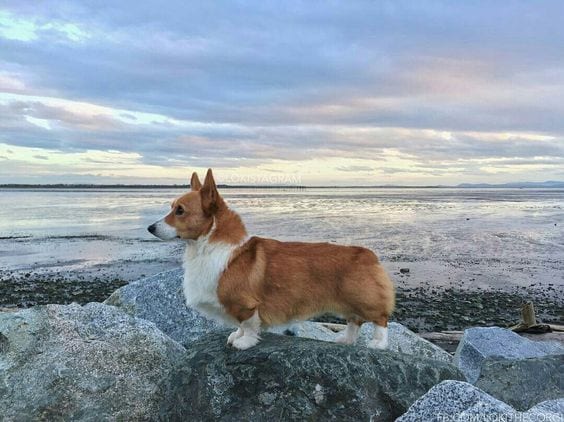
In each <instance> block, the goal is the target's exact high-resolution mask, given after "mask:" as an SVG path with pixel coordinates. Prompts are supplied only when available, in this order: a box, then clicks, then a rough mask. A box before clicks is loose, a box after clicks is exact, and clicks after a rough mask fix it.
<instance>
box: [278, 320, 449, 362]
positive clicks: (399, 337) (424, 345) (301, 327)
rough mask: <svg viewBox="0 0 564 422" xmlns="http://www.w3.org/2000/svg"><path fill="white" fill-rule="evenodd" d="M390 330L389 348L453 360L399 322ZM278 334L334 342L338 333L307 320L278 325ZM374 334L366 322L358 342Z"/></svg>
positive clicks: (393, 350)
mask: <svg viewBox="0 0 564 422" xmlns="http://www.w3.org/2000/svg"><path fill="white" fill-rule="evenodd" d="M388 328H389V332H388V338H389V342H390V343H389V347H388V350H390V351H392V352H399V353H405V354H407V355H414V356H420V357H425V358H429V359H435V360H440V361H442V362H452V355H450V354H449V353H447V352H446V351H444V350H443V349H441V348H440V347H438V346H436V345H434V344H433V343H431V342H430V341H427V340H425V339H423V338H421V337H419V336H418V335H417V334H415V333H414V332H413V331H411V330H409V329H408V328H406V327H404V326H403V325H401V324H399V323H397V322H390V323H389V324H388ZM270 331H271V332H275V333H277V334H284V333H285V332H286V331H290V332H291V333H292V334H293V335H295V336H297V337H306V338H311V339H316V340H322V341H331V342H334V341H335V338H336V337H337V336H338V333H335V332H334V331H332V330H330V329H328V328H326V327H325V326H323V325H322V324H319V323H317V322H310V321H305V322H301V323H297V324H294V325H292V326H290V327H276V328H273V329H271V330H270ZM373 336H374V326H373V325H372V324H364V325H363V326H362V328H361V330H360V336H359V339H358V342H357V344H358V345H360V346H366V343H367V342H368V341H369V340H371V339H372V338H373Z"/></svg>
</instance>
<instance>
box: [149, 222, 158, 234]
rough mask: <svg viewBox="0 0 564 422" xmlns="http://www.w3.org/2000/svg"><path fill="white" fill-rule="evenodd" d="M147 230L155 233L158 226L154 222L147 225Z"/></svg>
mask: <svg viewBox="0 0 564 422" xmlns="http://www.w3.org/2000/svg"><path fill="white" fill-rule="evenodd" d="M147 230H149V233H151V234H155V231H156V230H157V227H156V226H155V225H154V224H151V225H150V226H149V227H147Z"/></svg>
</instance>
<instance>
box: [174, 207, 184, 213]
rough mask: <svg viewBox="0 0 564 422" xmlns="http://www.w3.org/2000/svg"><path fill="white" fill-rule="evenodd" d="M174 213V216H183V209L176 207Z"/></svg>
mask: <svg viewBox="0 0 564 422" xmlns="http://www.w3.org/2000/svg"><path fill="white" fill-rule="evenodd" d="M174 213H175V214H176V215H182V214H184V208H182V207H181V206H178V207H176V210H175V211H174Z"/></svg>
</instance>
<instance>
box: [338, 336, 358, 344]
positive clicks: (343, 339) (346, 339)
mask: <svg viewBox="0 0 564 422" xmlns="http://www.w3.org/2000/svg"><path fill="white" fill-rule="evenodd" d="M335 343H341V344H353V343H354V340H353V339H352V338H351V337H350V336H347V335H346V334H340V335H338V336H337V338H336V339H335Z"/></svg>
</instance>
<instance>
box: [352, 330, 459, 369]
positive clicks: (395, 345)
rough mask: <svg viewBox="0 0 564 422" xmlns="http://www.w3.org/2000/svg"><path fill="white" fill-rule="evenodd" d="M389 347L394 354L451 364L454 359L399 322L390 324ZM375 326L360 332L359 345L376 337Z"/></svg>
mask: <svg viewBox="0 0 564 422" xmlns="http://www.w3.org/2000/svg"><path fill="white" fill-rule="evenodd" d="M388 328H389V332H388V339H389V347H388V350H391V351H392V352H399V353H405V354H407V355H414V356H420V357H424V358H428V359H434V360H440V361H442V362H448V363H451V362H452V360H453V357H452V355H451V354H450V353H448V352H446V351H445V350H443V349H441V348H440V347H439V346H436V345H434V344H433V343H431V342H430V341H427V340H425V339H424V338H421V337H419V336H418V335H417V334H415V333H414V332H413V331H411V330H410V329H408V328H406V327H404V326H403V325H401V324H399V323H397V322H390V323H389V324H388ZM373 333H374V326H373V325H372V324H364V325H363V326H362V328H361V330H360V338H359V344H363V345H366V343H367V342H368V341H369V340H370V339H372V338H373V337H374V334H373Z"/></svg>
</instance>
